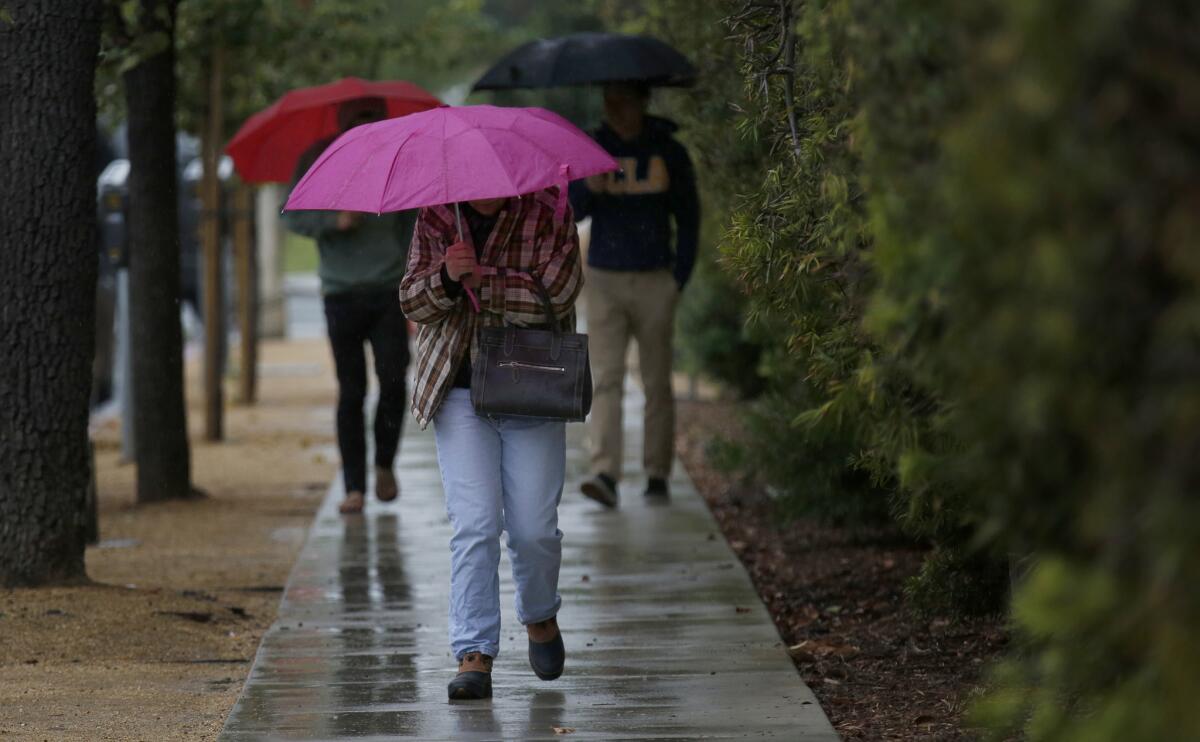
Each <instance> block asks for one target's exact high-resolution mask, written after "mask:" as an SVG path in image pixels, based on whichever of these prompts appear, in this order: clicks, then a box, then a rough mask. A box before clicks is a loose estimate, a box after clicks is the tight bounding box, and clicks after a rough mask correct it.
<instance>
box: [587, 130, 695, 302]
mask: <svg viewBox="0 0 1200 742" xmlns="http://www.w3.org/2000/svg"><path fill="white" fill-rule="evenodd" d="M678 128H679V127H677V126H676V125H675V124H674V123H673V122H671V121H668V120H666V119H663V118H658V117H656V116H647V117H646V119H645V123H644V125H643V127H642V133H641V135H640V136H638V137H637V138H636V139H634V140H632V141H628V142H626V141H623V140H622V139H621V138H620V137H619V136H617V133H616V132H615V131H613V130H612V129H610V128H609V127H608V125H607V124H603V125H601V126H600V128H599V129H598V130H597V131H596V132H595V134H594V135H593V136H594V137H595V139H596V141H597V142H599V143H600V146H602V147H604V149H606V150H608V153H609V154H611V155H612V156H613V157H615V158H616V159H617V161H618V162H619V163H621V168H622V170H621V171H620V172H616V173H608V174H606V175H598V176H595V177H592V178H588V179H587V180H585V181H576V182H574V183H572V184H571V188H570V195H571V207H572V208H573V209H574V210H575V217H576V218H577V219H583V218H584V217H587V216H590V217H592V241H591V246H590V247H589V248H588V265H590V266H592V267H593V268H602V269H605V270H615V271H652V270H661V269H663V268H668V269H670V270H671V271H672V272H673V273H674V274H675V282H676V283H677V284H679V287H680V288H683V285H684V284H685V283H687V280H688V277H689V276H690V275H691V274H692V267H693V266H695V264H696V242H697V239H698V237H699V232H700V203H699V199H698V198H697V197H696V176H695V173H694V171H693V169H692V161H691V160H690V159H689V158H688V154H687V150H685V149H684V148H683V145H682V144H680V143H679V142H677V141H675V139H674V137H672V136H671V135H672V134H673V133H674V132H675V131H676V130H677V129H678ZM672 217H674V220H675V227H674V232H675V247H674V250H672V248H671V232H672V228H671V219H672Z"/></svg>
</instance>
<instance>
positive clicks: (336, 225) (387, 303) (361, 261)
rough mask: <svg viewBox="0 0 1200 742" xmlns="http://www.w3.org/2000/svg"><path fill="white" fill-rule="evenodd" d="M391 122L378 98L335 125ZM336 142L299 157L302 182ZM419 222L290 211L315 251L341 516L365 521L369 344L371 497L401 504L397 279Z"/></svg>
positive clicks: (349, 107) (404, 365)
mask: <svg viewBox="0 0 1200 742" xmlns="http://www.w3.org/2000/svg"><path fill="white" fill-rule="evenodd" d="M386 116H387V105H386V103H385V102H384V101H383V100H382V99H379V98H360V99H358V100H353V101H347V102H345V103H343V104H341V106H339V108H338V126H339V128H340V130H341V131H342V132H343V133H344V132H346V131H348V130H349V129H351V128H353V127H355V126H359V125H361V124H365V123H370V122H372V121H379V120H382V119H383V118H385V117H386ZM334 139H336V137H330V138H328V139H324V140H321V141H319V142H317V143H316V144H314V145H313V146H312V147H310V148H309V149H308V151H306V152H305V153H304V154H303V155H301V157H300V160H299V162H298V163H297V166H296V174H295V177H294V178H293V180H292V185H293V187H294V186H295V183H296V181H298V180H299V179H300V177H301V176H303V175H304V173H306V172H308V168H309V167H311V166H312V164H313V162H314V161H316V159H317V158H318V157H320V155H321V153H322V152H324V151H325V148H326V147H328V146H329V145H330V144H331V143H332V142H333V140H334ZM415 221H416V213H415V212H413V211H402V212H397V213H391V214H383V215H382V216H375V215H372V214H363V213H359V212H354V211H288V212H285V213H284V215H283V222H284V225H285V226H286V227H287V228H288V229H289V230H291V231H292V232H295V233H296V234H300V235H303V236H305V237H310V238H312V239H314V240H316V242H317V251H318V255H319V259H320V264H319V267H318V274H319V275H320V278H321V293H322V295H323V297H324V303H325V323H326V325H327V328H328V332H329V345H330V347H331V348H332V350H333V362H334V366H335V368H336V370H337V379H338V405H337V437H338V449H339V451H340V453H341V457H342V476H343V479H344V482H345V486H346V496H345V499H344V500H343V501H342V504H341V507H340V510H341V512H342V513H344V514H350V513H359V512H362V509H363V505H364V502H365V497H364V493H365V492H366V489H367V444H366V424H365V420H364V415H363V404H364V401H365V399H366V394H367V362H366V355H365V351H364V347H363V346H364V344H365V343H368V342H369V343H370V344H371V353H372V355H373V356H374V358H375V374H376V376H377V377H378V380H379V402H378V404H377V406H376V408H375V425H374V428H375V495H376V496H377V497H378V498H379V499H380V500H381V501H383V502H390V501H391V500H394V499H396V497H397V496H398V495H399V493H400V488H399V485H398V483H397V482H396V476H395V472H394V471H393V465H394V462H395V458H396V451H397V449H398V448H399V445H400V433H401V429H402V426H403V422H404V415H405V407H406V405H407V396H408V395H407V391H406V389H405V376H406V374H407V372H408V361H409V350H408V322H407V320H406V319H405V317H404V312H403V311H402V310H401V309H400V293H399V289H400V279H401V278H403V277H404V269H405V265H406V262H407V259H408V245H409V242H410V241H411V239H412V233H413V224H414V223H415Z"/></svg>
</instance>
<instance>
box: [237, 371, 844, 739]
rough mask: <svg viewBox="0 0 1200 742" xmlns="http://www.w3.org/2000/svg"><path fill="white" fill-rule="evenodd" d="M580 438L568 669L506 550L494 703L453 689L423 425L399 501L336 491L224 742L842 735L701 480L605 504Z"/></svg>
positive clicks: (443, 566)
mask: <svg viewBox="0 0 1200 742" xmlns="http://www.w3.org/2000/svg"><path fill="white" fill-rule="evenodd" d="M629 393H630V394H629V398H628V400H627V401H628V411H629V412H630V413H635V412H636V409H637V406H638V404H639V402H640V400H639V399H638V397H639V396H640V395H639V394H638V393H637V391H636V390H635V389H633V388H631V389H630V390H629ZM639 417H640V416H639V415H636V414H632V415H630V416H628V419H630V420H636V419H637V418H639ZM568 430H569V433H568V436H569V444H568V481H567V490H566V492H565V493H564V496H563V503H562V508H561V511H560V512H561V524H560V525H561V529H562V531H563V532H564V534H565V538H564V542H563V547H564V549H563V567H562V577H561V583H560V589H561V592H562V596H563V609H562V612H561V613H560V614H559V623H560V625H561V626H562V629H563V637H564V640H565V642H566V646H567V669H566V672H565V674H564V675H563V677H562V678H560V679H559V680H557V681H554V682H542V681H539V680H538V679H537V678H536V677H535V676H534V675H533V673H532V671H531V670H530V669H529V665H528V663H527V660H526V657H525V647H526V644H525V642H526V640H525V632H524V629H523V628H522V627H521V626H520V625H519V624H517V622H516V619H515V616H514V615H513V607H512V604H513V595H512V580H511V575H510V573H509V569H510V566H509V563H508V557H507V555H505V556H504V557H503V562H502V563H501V566H500V573H501V579H502V584H501V591H502V595H501V599H502V602H503V606H504V618H503V621H504V630H503V634H502V648H501V653H500V657H499V658H497V660H496V665H495V673H494V686H495V698H494V699H493V700H491V701H485V702H455V703H451V702H449V701H447V700H446V683H447V682H448V681H449V680H450V678H451V677H452V675H453V673H454V667H455V662H454V659H453V658H452V657H451V656H450V653H449V650H448V648H447V640H446V607H447V601H448V588H449V549H448V546H447V544H448V542H449V537H450V526H449V522H448V521H447V519H446V515H445V508H444V504H443V500H442V490H441V483H440V478H439V475H438V469H437V459H436V456H435V449H434V442H433V435H432V431H427V432H421V431H418V430H416V428H415V426H410V427H409V429H408V430H407V431H406V434H405V439H404V442H403V447H402V451H401V460H400V464H399V467H398V471H399V472H400V476H401V482H402V488H403V491H402V494H401V497H400V500H399V501H398V502H396V503H391V504H389V505H386V506H385V505H381V504H380V503H378V502H371V503H370V504H369V505H368V510H367V513H366V514H365V515H364V516H360V517H350V518H343V517H340V516H339V515H338V514H337V511H336V505H337V502H338V500H339V499H340V498H341V494H342V493H341V488H340V484H335V485H334V486H333V488H332V489H331V491H330V493H329V496H328V497H327V498H326V500H325V502H324V504H323V506H322V508H321V510H320V511H319V513H318V514H317V517H316V522H315V523H314V525H313V528H312V531H311V533H310V535H309V539H308V542H307V544H306V546H305V548H304V551H303V552H302V554H301V556H300V558H299V560H298V562H297V564H296V567H295V569H294V571H293V573H292V576H291V579H290V581H289V584H288V587H287V592H286V594H285V596H284V599H283V604H282V606H281V609H280V614H279V619H278V621H277V622H276V624H275V625H274V626H273V627H272V628H271V630H270V631H269V632H268V634H267V635H266V637H265V638H264V640H263V643H262V646H261V647H260V649H259V652H258V656H257V658H256V660H255V664H254V668H253V671H252V672H251V675H250V678H249V680H248V681H247V683H246V687H245V690H244V691H243V693H242V696H241V698H240V699H239V701H238V703H237V706H236V707H235V708H234V710H233V711H232V713H231V714H230V716H229V719H228V721H227V723H226V725H225V729H224V732H223V733H222V735H221V739H222V740H226V741H227V742H235V741H240V740H291V739H295V740H317V739H321V740H324V739H342V738H358V739H362V738H366V739H394V738H396V737H408V738H415V739H422V740H443V739H445V740H450V739H469V740H494V739H506V740H508V739H511V740H539V739H605V740H617V739H720V738H743V737H752V738H775V739H786V740H810V739H811V740H836V739H837V736H836V734H835V733H834V731H833V729H832V727H831V726H830V724H829V722H828V720H827V719H826V718H825V715H824V713H823V712H822V711H821V709H820V707H819V706H818V705H817V702H816V699H815V698H814V697H813V695H812V693H811V692H810V691H809V689H808V688H807V687H806V686H805V685H804V683H803V682H802V681H801V680H800V677H799V675H798V674H797V673H796V671H795V669H794V668H793V667H792V664H791V662H790V661H789V659H788V657H787V655H786V654H785V651H784V648H783V646H782V645H781V643H780V640H779V636H778V634H777V633H776V631H775V628H774V627H773V625H772V624H771V620H770V617H769V616H768V615H767V612H766V609H765V608H764V607H763V606H762V604H761V602H760V601H759V599H758V597H757V596H756V595H755V593H754V589H753V587H752V586H751V584H750V580H749V578H748V577H747V575H746V573H745V571H744V570H743V569H742V567H741V565H740V564H739V563H738V561H737V559H736V557H735V556H734V555H733V553H732V552H731V551H730V550H729V547H728V546H727V545H726V543H725V541H724V539H723V538H722V537H721V534H720V531H719V530H718V528H717V526H716V524H715V523H714V521H713V519H712V517H711V515H710V514H709V512H708V509H707V507H706V506H705V505H704V503H703V501H702V500H701V499H700V497H699V495H697V494H696V492H695V491H694V489H693V487H692V485H691V483H690V482H689V481H688V479H687V476H686V474H684V473H683V472H682V471H681V470H677V473H676V475H675V478H674V480H673V481H672V483H671V485H672V493H673V498H672V501H671V503H670V504H669V505H667V506H652V505H648V504H647V503H645V502H643V501H642V497H641V494H640V489H639V486H640V484H641V483H640V481H639V478H638V476H637V475H636V473H635V472H633V471H631V472H630V473H629V480H628V484H627V485H626V487H625V490H626V491H625V492H624V493H623V495H624V499H623V502H622V504H621V508H620V509H619V510H617V511H614V512H610V511H605V510H602V509H601V508H600V507H599V506H597V505H595V504H593V503H591V502H590V501H587V500H586V499H585V498H583V497H582V496H581V495H579V494H578V484H579V482H580V481H581V478H582V477H583V476H584V474H585V470H586V456H585V453H584V445H583V444H584V441H583V427H582V426H580V425H571V426H569V428H568ZM628 432H629V435H628V436H627V438H628V444H629V446H630V452H629V454H630V455H629V456H628V457H627V460H628V461H629V462H630V465H631V466H632V465H633V464H634V463H636V462H638V461H640V458H641V457H640V454H638V453H637V452H638V451H639V450H640V434H639V431H638V430H636V429H630V430H629V431H628ZM680 469H681V467H680ZM339 481H340V480H339ZM567 730H573V731H567Z"/></svg>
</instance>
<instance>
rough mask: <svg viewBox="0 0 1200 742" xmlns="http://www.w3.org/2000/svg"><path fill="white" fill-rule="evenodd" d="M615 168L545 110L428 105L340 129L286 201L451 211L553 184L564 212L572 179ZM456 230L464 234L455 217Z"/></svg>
mask: <svg viewBox="0 0 1200 742" xmlns="http://www.w3.org/2000/svg"><path fill="white" fill-rule="evenodd" d="M617 168H618V165H617V161H616V160H614V159H613V158H612V156H611V155H609V154H608V153H607V152H605V151H604V149H603V148H601V147H600V145H598V144H596V143H595V142H594V141H592V139H591V137H589V136H588V135H587V134H584V133H583V132H582V131H580V130H579V129H577V128H576V127H575V126H574V125H573V124H571V123H570V122H569V121H567V120H566V119H564V118H563V117H561V116H559V115H558V114H555V113H551V112H550V111H547V110H545V109H542V108H501V107H497V106H462V107H457V108H435V109H432V110H429V111H423V112H420V113H414V114H411V115H408V116H404V117H402V118H398V119H390V120H388V121H380V122H377V123H374V124H365V125H363V126H359V127H356V128H354V129H351V130H350V131H348V132H346V133H345V134H343V135H342V136H340V137H339V138H338V139H337V140H336V141H335V142H334V143H333V144H331V145H329V147H328V148H327V149H326V150H325V152H324V154H322V155H321V156H320V157H319V158H317V161H316V162H314V163H313V165H312V167H310V168H309V170H308V172H307V173H306V174H305V175H304V177H303V178H301V179H300V182H298V183H297V184H296V187H295V188H293V189H292V194H291V196H289V197H288V200H287V204H286V205H285V206H284V208H285V209H330V210H338V211H365V212H370V213H374V214H381V213H383V212H385V211H403V210H405V209H415V208H419V207H422V206H433V205H437V204H450V203H453V204H455V209H456V212H457V204H458V202H460V201H473V200H476V199H485V198H504V197H508V196H518V195H522V194H526V193H533V192H536V191H540V190H542V189H545V188H549V187H551V186H557V187H558V199H559V201H558V210H557V216H558V218H560V219H561V218H562V215H563V212H564V211H565V210H566V203H567V200H566V199H567V183H568V182H569V181H571V180H575V179H578V178H587V177H589V176H592V175H598V174H600V173H606V172H610V171H613V170H616V169H617ZM458 231H459V237H460V239H461V237H462V222H461V219H460V221H459V225H458ZM468 292H469V290H468ZM471 300H472V302H475V297H474V295H472V296H471ZM477 306H478V305H477Z"/></svg>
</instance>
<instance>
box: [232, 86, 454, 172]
mask: <svg viewBox="0 0 1200 742" xmlns="http://www.w3.org/2000/svg"><path fill="white" fill-rule="evenodd" d="M357 98H380V99H382V100H384V101H385V102H386V103H387V115H388V118H395V117H397V116H404V115H406V114H409V113H416V112H417V111H425V110H428V109H430V108H437V107H438V106H440V105H442V102H441V101H440V100H438V99H437V98H435V97H434V96H433V95H432V94H430V93H429V92H428V91H427V90H424V89H422V88H421V87H419V86H417V85H414V84H412V83H411V82H404V81H402V80H397V81H394V82H372V81H370V80H362V79H359V78H357V77H346V78H343V79H341V80H338V81H337V82H331V83H329V84H328V85H317V86H316V87H311V88H300V89H298V90H293V91H291V92H290V93H287V94H285V95H284V96H283V97H282V98H280V99H279V100H277V101H275V102H274V103H272V104H271V105H270V106H269V107H267V108H265V109H263V110H262V111H259V112H258V113H256V114H254V115H253V116H251V117H250V118H249V119H247V120H246V123H244V124H242V128H241V129H239V130H238V133H237V134H236V135H234V137H233V139H232V140H230V142H229V145H228V146H227V147H226V148H225V152H226V153H227V154H228V155H229V156H230V157H232V158H233V164H234V167H235V168H236V169H237V173H238V175H239V176H241V178H242V180H243V181H245V182H247V183H270V182H275V183H287V182H288V181H290V180H291V179H292V176H293V175H294V172H295V169H296V161H297V160H299V159H300V155H302V154H304V151H305V150H307V149H308V148H309V147H311V146H312V145H313V144H314V143H315V142H317V141H318V140H321V139H324V138H326V137H332V136H334V135H336V134H339V133H340V130H339V127H338V120H337V110H338V105H339V104H341V103H344V102H346V101H349V100H355V99H357Z"/></svg>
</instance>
